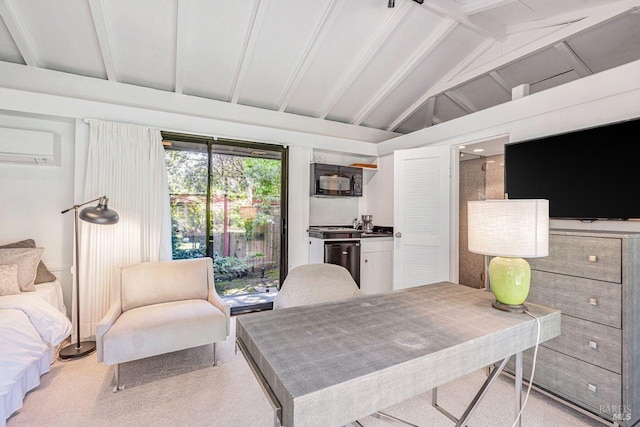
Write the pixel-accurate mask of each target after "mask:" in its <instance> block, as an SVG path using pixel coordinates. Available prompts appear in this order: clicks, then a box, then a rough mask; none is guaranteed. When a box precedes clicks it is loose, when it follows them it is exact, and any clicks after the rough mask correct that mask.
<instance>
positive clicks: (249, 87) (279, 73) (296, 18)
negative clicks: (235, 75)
mask: <svg viewBox="0 0 640 427" xmlns="http://www.w3.org/2000/svg"><path fill="white" fill-rule="evenodd" d="M328 1H329V0H320V1H313V2H304V1H299V0H278V1H271V2H269V6H268V10H267V14H266V16H265V18H264V22H263V23H262V26H261V28H260V35H259V37H258V41H257V43H256V47H255V51H254V53H253V55H252V57H251V58H250V59H251V62H250V66H249V70H248V72H247V76H246V80H245V82H244V86H243V87H242V88H241V92H240V98H239V100H238V102H239V103H241V104H245V105H253V106H257V107H262V108H269V109H275V108H276V107H277V103H278V100H279V99H280V95H281V94H282V91H283V90H284V88H285V85H286V84H287V82H288V81H289V78H290V77H291V75H292V74H293V72H294V70H295V68H296V64H297V63H298V61H299V60H300V58H301V57H302V55H303V53H304V50H305V48H306V47H307V46H308V44H309V41H310V39H311V36H312V35H313V33H314V31H315V28H316V27H317V25H318V22H319V21H320V20H321V18H322V15H323V12H324V10H325V9H326V6H327V3H328Z"/></svg>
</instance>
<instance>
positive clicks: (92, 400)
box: [7, 318, 602, 427]
mask: <svg viewBox="0 0 640 427" xmlns="http://www.w3.org/2000/svg"><path fill="white" fill-rule="evenodd" d="M231 323H232V331H231V335H230V337H228V338H227V340H226V341H225V342H223V343H219V344H218V346H217V347H218V361H219V366H216V367H212V366H211V363H212V361H213V359H212V356H213V352H212V346H211V345H209V346H203V347H197V348H193V349H189V350H184V351H179V352H175V353H170V354H165V355H162V356H156V357H152V358H148V359H144V360H140V361H135V362H130V363H125V364H123V365H122V366H121V368H120V374H121V379H122V382H123V383H124V384H125V385H126V388H125V389H124V390H123V391H121V392H119V393H112V392H111V390H112V388H113V367H106V366H104V365H102V364H101V363H98V362H97V360H96V355H95V354H93V355H90V356H88V357H85V358H83V359H79V360H74V361H68V362H60V361H56V362H55V363H54V364H53V365H52V367H51V371H50V372H49V373H47V374H45V375H44V376H43V377H42V378H41V384H40V386H39V387H38V388H36V389H35V390H33V391H31V392H30V393H29V394H27V396H26V398H25V402H24V406H23V408H22V409H20V410H19V411H17V412H16V413H15V414H14V415H13V416H12V417H10V418H9V419H8V420H7V427H19V426H29V427H37V426H47V427H56V426H82V427H84V426H96V427H100V426H138V427H139V426H152V425H153V426H225V427H235V426H238V427H245V426H251V427H253V426H255V427H262V426H265V427H266V426H273V412H272V410H271V406H270V405H269V403H268V401H267V399H266V397H265V396H264V394H263V393H262V390H261V388H260V386H259V385H258V383H257V381H256V379H255V378H254V376H253V374H252V373H251V371H250V370H249V367H248V366H247V364H246V362H245V361H244V358H243V357H242V355H241V354H240V352H238V354H235V352H234V342H233V341H234V337H235V318H232V322H231ZM485 379H486V376H485V372H484V370H482V371H477V372H475V373H473V374H471V375H468V376H466V377H463V378H460V379H458V380H456V381H453V382H451V383H449V384H446V385H444V386H442V387H440V388H438V399H439V403H440V404H441V405H442V406H443V407H444V408H446V409H447V410H448V411H450V412H452V413H453V414H454V415H456V416H460V415H461V414H462V413H463V412H464V408H465V407H466V405H467V404H468V403H469V402H470V401H471V399H472V398H473V396H474V394H475V393H476V391H477V390H478V389H479V388H480V386H481V385H482V383H483V382H484V380H485ZM514 399H515V398H514V391H513V381H512V380H510V379H509V378H506V377H504V376H501V377H500V378H499V379H498V380H497V381H496V382H495V383H494V385H493V386H492V387H491V389H490V390H489V392H488V393H487V395H486V397H485V399H484V400H483V401H482V403H481V404H480V407H479V408H478V409H477V411H476V413H475V414H474V415H473V417H472V419H471V420H470V422H469V425H470V426H473V427H481V426H487V427H500V426H511V425H512V423H513V415H514V414H513V412H514ZM430 402H431V393H430V392H427V393H424V394H422V395H420V396H417V397H415V398H413V399H410V400H407V401H405V402H402V403H400V404H398V405H395V406H392V407H391V408H388V409H387V410H385V412H387V413H389V414H391V415H394V416H396V417H400V418H402V419H405V420H407V421H410V422H412V423H414V424H416V425H419V426H436V427H439V426H443V427H448V426H452V425H453V423H452V422H451V421H450V420H449V419H448V418H446V417H445V416H444V415H442V414H440V412H438V411H436V410H435V409H433V408H432V407H431V404H430ZM359 421H360V422H361V423H362V424H363V425H364V426H365V427H384V426H387V427H388V426H389V424H387V423H385V422H383V421H380V420H377V419H374V418H372V417H366V418H363V419H361V420H359ZM523 426H525V427H549V426H576V427H578V426H602V424H600V423H598V422H597V421H595V420H592V419H590V418H588V417H586V416H584V415H582V414H580V413H578V412H575V411H573V410H571V409H569V408H567V407H565V406H563V405H561V404H559V403H557V402H555V401H553V400H551V399H549V398H547V397H545V396H543V395H541V394H539V393H537V392H535V391H532V392H531V397H530V398H529V403H528V404H527V408H526V410H525V412H524V417H523ZM318 427H325V426H318Z"/></svg>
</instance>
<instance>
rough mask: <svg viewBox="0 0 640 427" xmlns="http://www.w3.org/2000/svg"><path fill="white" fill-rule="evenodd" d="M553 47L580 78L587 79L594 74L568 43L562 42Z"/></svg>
mask: <svg viewBox="0 0 640 427" xmlns="http://www.w3.org/2000/svg"><path fill="white" fill-rule="evenodd" d="M553 47H554V48H555V50H556V51H557V52H558V53H559V54H560V56H562V57H563V58H564V59H565V60H566V61H567V63H568V64H569V65H570V66H571V68H573V71H575V72H576V73H577V74H578V75H579V76H580V77H586V76H590V75H591V74H593V71H591V69H590V68H589V66H588V65H587V64H585V63H584V61H582V59H580V57H579V56H578V54H577V53H576V52H575V51H574V50H573V49H571V46H569V45H568V44H567V42H560V43H558V44H556V45H554V46H553Z"/></svg>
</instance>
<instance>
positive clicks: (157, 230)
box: [73, 120, 171, 338]
mask: <svg viewBox="0 0 640 427" xmlns="http://www.w3.org/2000/svg"><path fill="white" fill-rule="evenodd" d="M85 171H86V172H85V179H84V187H83V191H82V194H83V197H82V200H80V201H79V203H83V202H85V201H87V200H91V199H95V198H97V197H100V196H107V197H108V199H109V203H108V206H109V208H110V209H113V210H115V211H116V212H117V213H118V215H119V216H120V221H119V222H118V223H117V224H115V225H96V224H89V223H86V222H83V221H80V249H79V252H80V292H79V293H80V322H81V325H80V327H81V332H80V335H82V336H81V338H85V337H88V336H92V335H95V327H96V325H97V324H98V323H99V322H100V320H101V319H102V317H103V316H104V314H105V313H106V312H107V310H108V308H109V306H110V302H111V297H110V289H111V282H112V276H113V269H114V267H116V266H120V265H127V264H134V263H139V262H144V261H159V260H160V261H161V260H169V259H171V218H170V211H169V192H168V187H167V174H166V165H165V158H164V148H163V146H162V136H161V135H160V131H159V130H157V129H151V128H148V127H144V126H139V125H134V124H124V123H114V122H103V121H98V120H90V121H89V143H88V147H87V163H86V168H85ZM73 307H74V308H75V302H74V304H73ZM74 318H75V314H74Z"/></svg>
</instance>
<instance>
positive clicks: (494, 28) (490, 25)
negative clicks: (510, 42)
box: [422, 0, 507, 41]
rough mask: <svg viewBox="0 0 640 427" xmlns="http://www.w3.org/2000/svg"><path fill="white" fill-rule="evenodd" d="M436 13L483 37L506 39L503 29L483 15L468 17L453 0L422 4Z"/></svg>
mask: <svg viewBox="0 0 640 427" xmlns="http://www.w3.org/2000/svg"><path fill="white" fill-rule="evenodd" d="M422 6H423V7H426V8H428V9H429V10H431V11H433V12H435V13H436V14H438V15H440V16H443V17H446V18H451V19H453V20H454V21H456V22H458V23H459V24H460V25H462V26H464V27H466V28H468V29H470V30H471V31H473V32H475V33H477V34H480V35H482V36H485V37H490V38H492V39H495V40H500V41H504V40H506V38H507V37H506V33H505V29H504V28H503V27H502V26H501V25H499V24H496V23H495V22H493V21H490V20H489V19H486V18H485V17H483V16H474V17H473V19H472V18H471V17H469V15H467V14H466V13H465V12H464V11H463V10H462V9H461V8H460V6H458V4H457V3H455V2H454V1H453V0H428V1H425V2H424V4H423V5H422Z"/></svg>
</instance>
